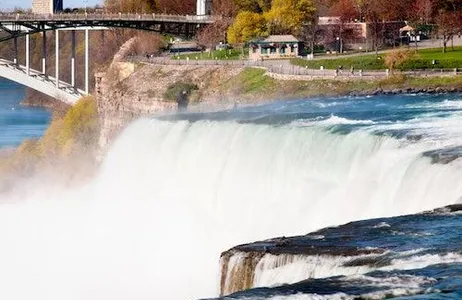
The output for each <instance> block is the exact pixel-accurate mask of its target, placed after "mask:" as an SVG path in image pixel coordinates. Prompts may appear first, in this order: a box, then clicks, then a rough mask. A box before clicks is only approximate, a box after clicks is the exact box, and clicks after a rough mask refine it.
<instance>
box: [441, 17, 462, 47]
mask: <svg viewBox="0 0 462 300" xmlns="http://www.w3.org/2000/svg"><path fill="white" fill-rule="evenodd" d="M437 25H438V32H439V33H440V34H441V35H442V36H443V53H446V49H447V44H448V42H449V41H450V40H451V39H452V38H453V37H454V36H455V35H456V34H459V33H461V32H462V12H461V11H454V12H452V11H442V12H440V14H439V16H438V19H437Z"/></svg>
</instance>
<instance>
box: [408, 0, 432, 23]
mask: <svg viewBox="0 0 462 300" xmlns="http://www.w3.org/2000/svg"><path fill="white" fill-rule="evenodd" d="M433 2H434V1H433V0H415V1H414V3H413V4H412V7H411V14H410V18H411V19H414V20H419V21H420V22H421V23H422V24H430V23H431V22H432V20H433V16H434V14H435V9H434V3H433Z"/></svg>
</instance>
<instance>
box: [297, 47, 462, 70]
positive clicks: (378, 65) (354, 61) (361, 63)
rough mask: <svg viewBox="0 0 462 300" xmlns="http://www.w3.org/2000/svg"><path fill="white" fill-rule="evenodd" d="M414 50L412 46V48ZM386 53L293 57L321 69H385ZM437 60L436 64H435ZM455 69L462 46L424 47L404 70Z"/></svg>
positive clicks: (461, 58) (460, 59)
mask: <svg viewBox="0 0 462 300" xmlns="http://www.w3.org/2000/svg"><path fill="white" fill-rule="evenodd" d="M411 50H412V48H411ZM385 55H386V54H380V55H379V56H378V57H377V56H376V55H375V54H367V55H361V56H351V57H341V56H339V58H335V59H320V60H311V61H310V60H305V59H300V58H295V59H292V61H291V62H292V64H295V65H298V66H303V67H308V68H312V69H319V68H320V67H321V66H324V68H326V69H336V68H337V67H339V66H342V67H343V68H344V69H350V68H351V66H353V67H354V68H355V69H356V70H360V69H362V70H384V69H386V66H385V64H384V57H385ZM433 60H436V64H433ZM433 68H436V69H441V68H443V69H453V68H462V47H454V50H452V49H451V47H448V49H447V53H442V49H441V48H434V49H422V50H419V51H418V53H417V54H416V55H415V56H414V57H412V58H411V59H410V60H409V61H407V62H406V63H405V64H404V65H403V66H402V69H403V70H414V69H433Z"/></svg>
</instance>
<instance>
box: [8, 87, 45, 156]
mask: <svg viewBox="0 0 462 300" xmlns="http://www.w3.org/2000/svg"><path fill="white" fill-rule="evenodd" d="M25 90H26V89H25V87H23V86H22V85H20V84H17V83H14V82H12V81H9V80H6V79H2V78H0V149H2V148H9V147H16V146H18V145H19V144H20V143H21V142H22V141H24V140H25V139H29V138H38V137H41V136H42V135H43V133H44V132H45V130H46V128H47V126H48V124H49V123H50V119H51V113H50V112H48V111H47V110H45V109H41V108H32V107H23V106H21V104H20V102H21V101H22V100H23V99H24V96H25Z"/></svg>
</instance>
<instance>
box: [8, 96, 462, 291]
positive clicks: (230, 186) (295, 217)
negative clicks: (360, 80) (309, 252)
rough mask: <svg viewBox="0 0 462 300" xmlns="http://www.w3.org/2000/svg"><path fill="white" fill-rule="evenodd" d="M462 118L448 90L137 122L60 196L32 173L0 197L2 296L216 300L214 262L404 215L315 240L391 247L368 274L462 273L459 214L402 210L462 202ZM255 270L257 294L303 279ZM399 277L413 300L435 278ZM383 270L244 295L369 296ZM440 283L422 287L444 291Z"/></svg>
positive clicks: (338, 269) (461, 103)
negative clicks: (267, 243) (274, 241)
mask: <svg viewBox="0 0 462 300" xmlns="http://www.w3.org/2000/svg"><path fill="white" fill-rule="evenodd" d="M461 124H462V96H461V95H456V94H453V95H405V96H403V95H395V96H375V97H336V98H327V99H325V98H317V99H301V100H298V101H280V102H272V103H269V104H265V105H260V106H248V107H240V108H237V109H235V110H230V111H222V112H214V113H201V114H198V113H196V114H187V113H186V114H181V115H173V116H160V115H156V116H150V117H145V118H142V119H140V120H138V121H136V122H134V123H133V124H131V125H130V126H128V127H127V129H126V130H125V131H124V132H123V133H122V134H121V135H120V136H119V137H118V139H117V141H115V142H114V144H113V145H112V147H111V149H109V151H108V153H107V154H106V157H105V159H104V161H103V163H102V164H101V168H100V170H99V172H98V174H97V175H96V176H95V177H94V178H92V180H91V182H90V183H88V184H87V185H85V186H84V187H82V188H76V187H73V188H68V187H65V188H64V189H63V188H60V187H57V186H56V184H55V182H54V181H53V179H49V178H47V177H40V178H37V180H36V181H35V182H32V183H31V184H28V185H24V186H27V188H23V189H22V190H21V191H20V193H18V194H16V193H12V194H10V195H7V196H4V195H0V202H3V201H6V203H7V204H3V205H0V239H1V241H2V246H1V247H0V266H1V268H0V282H2V289H0V298H2V299H18V300H23V299H39V300H58V299H59V300H61V299H88V300H100V299H113V300H125V299H137V300H140V299H146V300H147V299H172V300H184V299H200V298H211V297H216V296H218V290H219V267H220V265H219V259H220V253H221V252H222V251H225V250H227V249H229V248H230V247H233V246H235V245H238V244H243V243H249V242H253V241H256V240H262V239H267V238H272V237H277V236H295V235H306V234H307V233H309V232H312V231H315V230H318V229H320V228H324V227H327V226H338V225H341V224H345V223H347V222H351V221H358V220H370V219H372V218H387V217H391V218H393V217H396V216H403V215H406V214H411V216H408V217H402V218H398V219H379V220H378V221H375V220H372V221H370V222H366V223H360V224H359V225H360V226H359V227H358V228H356V227H355V226H353V227H351V226H350V227H348V226H347V229H348V230H349V231H348V235H345V239H343V238H340V240H341V241H339V238H336V237H337V236H338V235H337V234H338V232H337V231H335V230H330V231H327V232H321V233H319V234H317V235H316V236H320V238H319V239H320V241H317V242H316V243H321V246H322V243H326V245H327V246H329V245H332V243H334V245H340V246H342V245H343V244H342V243H348V245H347V246H349V247H364V248H367V249H375V248H380V249H384V251H385V252H384V253H390V251H391V253H392V254H393V255H394V256H392V257H388V256H387V257H384V258H386V260H384V261H379V262H377V263H375V262H376V261H374V262H373V263H372V264H371V266H370V267H371V268H370V269H372V270H373V269H374V268H379V267H383V266H390V268H385V267H383V268H381V269H380V270H381V271H385V272H389V271H390V269H391V270H392V271H393V270H395V268H396V269H404V268H406V269H407V270H409V269H411V270H412V269H416V268H420V267H429V266H432V265H433V266H436V267H435V268H433V269H432V270H439V268H441V265H440V264H442V263H449V264H452V266H456V267H457V268H458V266H459V265H460V264H461V263H462V255H459V254H460V253H462V245H461V243H460V240H461V239H462V237H461V236H460V232H462V229H461V228H462V227H461V226H462V225H461V224H462V219H460V215H459V216H455V217H454V216H453V215H449V216H446V215H444V214H443V215H442V216H438V217H436V218H431V219H428V220H427V219H422V217H420V216H419V215H417V217H416V215H414V214H418V213H420V212H422V211H426V210H431V209H434V208H437V207H442V206H445V205H450V204H455V203H458V202H460V197H461V196H462V185H461V184H460V183H461V182H462V166H461V159H460V157H461V153H462V151H461V147H462V129H461V128H462V127H461ZM51 178H53V177H51ZM34 183H35V184H34ZM412 215H414V216H412ZM403 218H404V219H403ZM427 221H431V222H432V223H431V224H430V225H431V226H434V227H431V226H430V225H429V223H428V222H427ZM454 221H457V222H455V223H454ZM416 222H417V223H416ZM419 222H420V223H419ZM420 226H423V228H420ZM334 228H335V227H334ZM339 228H340V229H339V231H340V230H342V228H343V227H339ZM427 228H428V230H427ZM432 228H434V230H432ZM445 228H446V229H445ZM451 228H453V229H454V230H451ZM369 229H371V230H372V232H369V231H367V232H366V233H365V234H364V236H363V235H361V233H362V232H363V231H364V230H369ZM388 229H390V230H388ZM374 230H377V231H374ZM343 232H344V230H343V231H340V233H339V234H343ZM366 238H367V240H366V241H364V240H363V239H366ZM355 249H356V248H355ZM419 254H423V255H419ZM416 255H417V256H416ZM342 257H344V256H341V258H342ZM408 258H409V260H412V261H411V262H413V261H414V260H413V259H414V258H415V260H418V261H419V262H420V261H422V263H419V264H417V263H416V264H414V263H406V261H407V260H406V259H408ZM446 258H447V259H446ZM318 261H319V260H318ZM325 261H327V262H329V261H330V260H324V261H321V262H325ZM307 263H309V262H307ZM366 263H367V262H366ZM358 264H359V262H358V261H353V262H351V263H350V265H352V266H356V265H358ZM302 266H306V264H302ZM325 266H326V267H324V268H323V269H322V268H321V267H322V266H319V267H320V268H321V269H320V270H319V271H322V272H318V273H316V274H317V275H318V276H317V279H319V280H324V279H325V280H327V281H328V282H330V281H331V279H330V278H331V276H337V275H345V276H346V275H350V274H351V273H347V271H348V272H349V270H351V269H347V270H346V271H345V268H344V266H342V265H338V264H333V263H332V264H330V265H329V264H325ZM328 266H333V267H332V268H330V267H328ZM438 266H439V267H438ZM367 267H368V268H369V265H367ZM456 267H454V268H453V270H458V269H457V268H456ZM370 269H367V270H366V271H365V272H367V271H369V270H370ZM262 270H263V273H261V272H260V273H261V274H260V273H259V277H258V278H259V281H258V282H257V283H258V286H268V285H269V286H275V285H281V284H285V283H294V281H297V280H302V279H305V277H300V276H298V275H297V274H301V275H302V276H304V275H303V274H306V273H304V272H294V271H290V270H289V271H290V272H287V271H286V272H281V273H280V275H281V276H279V277H274V276H273V275H275V274H274V273H272V270H270V269H268V268H267V269H264V268H263V269H262ZM308 273H309V272H308ZM293 274H294V276H295V275H297V276H295V277H294V276H292V275H293ZM457 274H458V276H460V274H461V273H460V272H459V273H457ZM457 274H456V275H457ZM276 275H277V274H276ZM357 275H361V276H363V275H364V274H363V273H357ZM408 275H409V274H407V273H403V272H401V273H400V274H399V276H398V277H399V278H398V279H397V280H400V279H401V278H404V280H403V281H399V282H398V283H399V284H398V285H396V288H395V287H393V286H392V287H391V288H392V289H401V288H406V287H407V285H408V284H411V283H412V284H413V286H415V289H413V290H412V291H411V295H413V294H412V293H425V291H426V287H427V283H428V284H431V283H434V282H438V280H439V279H438V278H440V277H438V276H439V275H438V276H437V275H434V274H433V273H432V272H424V273H419V272H418V270H415V274H414V275H412V277H409V276H411V275H409V276H408ZM453 275H454V274H447V273H445V274H443V275H441V276H445V278H448V276H453ZM384 276H385V277H386V278H388V279H390V278H391V279H390V280H391V281H393V280H394V279H393V278H394V277H393V272H391V273H386V274H385V275H383V276H382V275H380V276H375V277H374V276H368V277H367V281H364V280H362V278H363V277H360V279H361V280H360V281H354V280H353V281H348V280H349V279H348V278H347V279H348V280H347V283H348V284H350V282H352V283H351V284H353V285H355V284H356V286H353V288H352V289H351V290H344V289H343V287H344V286H343V285H342V284H343V283H344V282H345V280H343V279H339V278H333V279H332V280H337V281H335V282H334V283H333V284H334V285H335V286H334V287H332V288H331V287H330V286H329V287H328V288H329V289H330V290H332V291H333V292H332V293H331V294H327V297H318V298H316V297H317V296H316V295H317V294H319V293H322V291H323V290H322V289H324V294H326V292H325V289H326V285H325V284H324V281H323V282H321V283H319V284H318V285H315V286H314V287H312V289H311V287H310V290H309V291H308V292H307V291H306V290H305V291H303V290H301V289H298V290H296V289H294V291H295V292H294V293H292V292H290V291H289V292H287V291H286V290H284V291H279V290H277V291H271V292H270V293H269V294H264V295H263V296H261V297H260V296H259V294H257V295H256V294H255V293H253V294H252V293H250V294H249V295H245V296H244V297H242V299H248V298H246V297H250V298H254V299H265V298H269V297H271V294H276V296H277V297H281V296H282V297H288V299H356V298H354V297H356V296H355V295H358V294H354V293H356V291H358V293H359V295H362V294H365V293H366V294H367V293H368V291H365V290H362V289H358V288H355V287H361V286H362V285H364V284H369V285H373V286H374V287H380V286H383V284H388V282H385V283H384V282H383V281H382V277H384ZM421 277H422V278H421ZM409 278H410V280H409V281H406V280H407V279H409ZM419 280H420V281H419ZM339 281H340V282H339ZM446 283H447V284H445V285H444V287H442V288H441V289H440V288H439V287H438V286H437V285H435V286H434V289H432V290H431V291H430V292H431V293H438V290H440V291H441V290H442V289H444V291H447V290H448V289H452V285H451V282H450V281H447V282H446ZM390 284H393V282H391V283H390ZM403 286H404V287H403ZM25 287H27V288H25ZM432 287H433V286H432ZM454 289H456V293H457V292H458V291H461V290H462V288H460V286H459V285H457V286H456V287H454ZM457 289H459V290H457ZM374 291H375V289H374V290H373V291H372V292H374ZM341 292H342V293H343V294H345V295H342V294H340V293H341ZM299 293H302V294H303V293H305V294H306V295H301V296H300V295H298V294H299ZM337 294H340V295H337ZM313 295H314V296H313ZM386 295H389V294H387V293H385V296H386ZM391 295H395V294H394V292H393V293H391ZM397 295H403V294H400V293H397ZM404 295H407V293H404ZM299 296H300V297H302V298H297V297H299ZM312 296H313V297H312ZM343 296H345V297H343ZM350 296H351V297H350ZM372 296H373V295H372ZM336 297H337V298H336ZM342 297H343V298H342ZM275 299H278V298H275ZM363 299H364V298H363ZM366 299H367V297H366ZM372 299H381V298H373V297H372ZM432 299H434V298H432ZM453 299H460V298H457V297H455V298H453Z"/></svg>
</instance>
